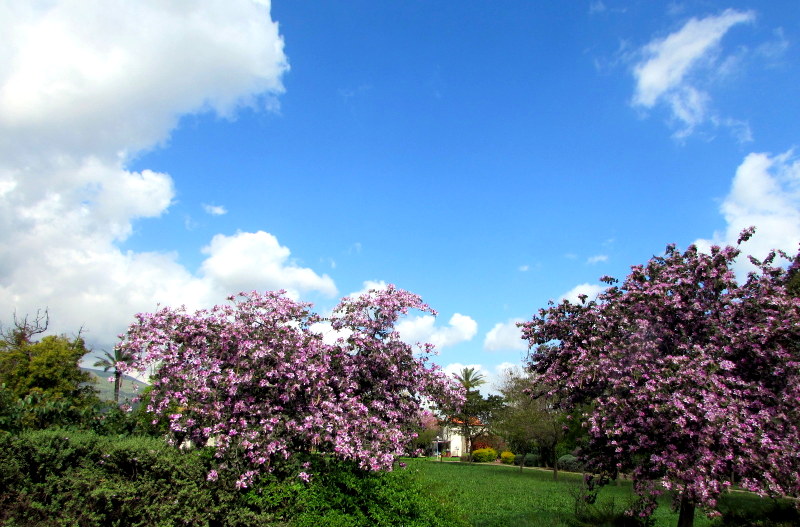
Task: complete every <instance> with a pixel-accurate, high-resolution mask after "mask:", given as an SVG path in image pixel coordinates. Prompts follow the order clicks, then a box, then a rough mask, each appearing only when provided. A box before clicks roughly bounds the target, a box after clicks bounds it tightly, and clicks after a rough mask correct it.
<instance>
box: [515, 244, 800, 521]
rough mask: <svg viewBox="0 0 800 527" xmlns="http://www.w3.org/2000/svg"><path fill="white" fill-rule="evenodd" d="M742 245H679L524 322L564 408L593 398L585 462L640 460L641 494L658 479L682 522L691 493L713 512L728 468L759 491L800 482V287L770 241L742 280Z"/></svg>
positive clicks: (604, 470) (611, 464)
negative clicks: (589, 294) (737, 267)
mask: <svg viewBox="0 0 800 527" xmlns="http://www.w3.org/2000/svg"><path fill="white" fill-rule="evenodd" d="M752 232H753V230H752V229H751V230H748V231H745V232H743V233H742V236H741V237H740V240H739V245H741V243H742V242H743V241H745V240H746V239H747V238H749V236H750V235H751V234H752ZM739 252H740V251H739V248H738V246H737V247H731V246H728V247H724V248H720V247H712V248H711V254H703V253H701V252H699V251H698V249H697V248H696V247H695V246H690V247H689V248H688V249H687V250H686V251H685V252H680V251H678V250H677V249H676V248H675V246H674V245H670V246H668V247H667V250H666V254H665V255H664V256H660V257H654V258H652V259H651V260H650V261H649V262H648V263H647V264H646V265H639V266H635V267H633V268H632V271H631V273H630V275H628V277H627V278H626V280H625V281H624V282H623V283H622V284H621V285H614V284H616V283H617V282H616V281H615V280H614V279H612V278H610V277H604V278H603V280H604V281H605V282H606V283H608V284H609V285H610V286H611V287H609V288H608V289H607V290H606V291H605V292H604V293H602V294H601V295H599V297H598V299H597V301H589V302H586V298H585V297H584V298H583V299H582V302H581V303H580V304H572V303H569V302H566V301H565V302H562V303H561V304H558V305H553V304H552V303H551V305H550V306H549V307H548V308H546V309H541V310H540V311H539V314H538V315H537V316H535V317H534V318H533V320H531V321H530V322H527V323H525V324H523V325H522V326H523V335H524V337H525V338H527V339H528V340H529V342H530V344H531V346H532V347H533V351H532V353H531V355H530V366H531V367H532V368H533V369H534V370H535V371H536V372H537V373H539V374H541V375H542V380H543V381H544V382H546V383H547V384H549V385H551V386H553V390H552V393H554V394H557V395H558V396H559V397H561V398H562V401H563V405H564V406H565V407H566V408H567V409H568V410H569V409H575V408H579V407H580V406H581V405H586V404H591V406H590V407H589V409H588V410H587V411H586V414H585V415H584V420H585V424H586V426H587V427H588V443H587V446H586V448H585V450H584V452H583V457H584V460H585V462H586V463H587V464H588V466H589V467H590V468H591V469H593V470H594V471H595V472H597V473H600V474H603V475H605V476H611V477H613V476H614V475H615V474H617V473H618V472H630V473H631V474H632V477H633V478H634V481H635V488H636V489H637V492H639V493H640V495H641V496H643V497H644V499H647V496H651V497H652V495H653V494H654V493H655V492H656V487H655V485H654V484H651V482H654V481H660V483H661V484H662V485H663V486H664V487H665V488H667V489H671V490H673V491H674V492H675V499H676V503H675V504H676V507H678V508H679V510H680V515H679V521H678V524H679V526H681V527H684V526H691V525H692V522H693V518H694V509H695V506H702V507H705V508H707V509H709V510H710V512H711V513H714V507H715V505H716V498H717V497H718V495H719V494H720V493H721V492H722V491H723V490H725V489H726V488H728V487H730V486H731V484H732V477H731V475H734V476H736V477H737V478H739V479H740V480H741V485H742V486H743V487H744V488H746V489H748V490H752V491H755V492H759V493H761V494H767V495H771V496H775V495H782V494H787V495H794V496H796V495H798V492H799V491H800V476H798V474H800V457H799V456H798V454H797V445H798V444H800V427H798V423H800V420H799V419H798V418H799V417H800V405H798V401H800V353H798V348H797V342H798V337H800V335H799V334H798V333H800V300H798V299H797V298H795V297H793V296H791V295H790V294H788V292H787V281H788V279H789V276H790V273H789V272H787V271H786V270H785V269H783V268H781V267H779V266H777V265H776V264H775V263H774V260H775V258H776V256H777V255H776V254H775V253H774V252H773V253H771V254H770V255H769V256H768V257H767V258H766V259H765V260H764V261H763V262H759V261H757V260H754V259H753V260H752V261H753V263H754V264H756V266H757V267H758V272H753V273H750V274H749V275H748V277H747V280H746V282H745V283H743V284H742V285H739V284H737V282H736V279H735V276H734V273H733V270H732V264H733V261H734V259H735V258H736V257H737V256H738V255H739ZM778 254H780V255H781V256H784V257H785V256H786V255H785V254H783V253H778ZM798 262H800V254H798V256H797V257H795V258H794V263H793V264H792V268H796V266H797V265H798ZM542 344H549V346H542ZM536 346H538V347H536ZM652 506H654V501H650V505H649V506H648V508H647V509H645V512H648V511H650V510H652V508H651V507H652Z"/></svg>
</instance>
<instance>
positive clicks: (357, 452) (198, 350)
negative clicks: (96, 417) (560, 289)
mask: <svg viewBox="0 0 800 527" xmlns="http://www.w3.org/2000/svg"><path fill="white" fill-rule="evenodd" d="M229 300H230V301H231V302H232V304H231V305H226V306H216V307H214V308H213V309H211V310H202V311H197V312H196V313H194V314H189V313H187V312H186V311H185V310H184V309H183V308H181V309H177V310H176V309H170V308H164V309H161V310H160V311H158V312H156V313H151V314H140V315H138V316H137V321H136V322H135V323H134V324H132V325H131V327H130V328H129V330H128V332H127V335H126V336H125V338H124V339H123V341H122V342H121V343H120V344H119V345H118V347H119V349H120V351H121V352H124V353H127V354H130V356H131V357H132V359H131V361H130V362H129V363H128V364H124V365H123V367H122V368H123V371H124V370H125V369H127V368H132V369H137V370H144V369H145V368H146V367H148V366H149V365H153V364H158V365H160V366H159V369H158V372H157V374H156V375H155V376H154V378H153V379H152V389H151V391H150V393H149V396H150V403H149V404H148V408H147V410H149V411H152V412H154V413H155V414H157V415H163V416H166V417H168V419H169V422H170V428H171V429H172V430H173V431H174V432H177V433H181V434H186V436H187V437H188V438H190V439H191V440H192V441H194V442H195V443H196V444H205V443H206V442H207V440H208V439H209V438H212V437H213V438H214V439H215V442H216V447H215V448H216V451H217V455H218V456H219V457H220V458H222V462H223V464H224V465H225V466H227V467H228V468H229V469H231V470H234V471H238V472H239V474H240V478H239V485H240V486H246V485H249V484H250V483H251V482H252V480H253V478H254V477H255V476H256V475H257V474H258V473H259V472H262V471H267V470H272V468H273V467H274V466H275V465H276V464H279V463H281V462H282V460H284V459H286V458H289V457H291V456H292V455H293V454H296V453H303V452H305V453H313V452H323V453H327V454H331V455H333V456H335V457H337V458H339V459H343V460H352V461H355V462H356V463H357V464H358V465H359V466H360V467H361V468H363V469H369V470H380V469H389V468H391V467H392V464H393V462H394V460H395V458H396V457H397V456H399V455H402V454H403V452H404V451H405V449H406V447H407V443H408V442H409V441H410V440H411V439H412V438H413V435H414V433H413V427H414V425H415V424H416V423H415V419H414V416H416V415H417V414H418V412H419V410H420V409H421V407H422V404H423V402H426V401H433V402H439V403H442V404H444V401H445V400H451V399H459V398H461V397H463V395H462V394H461V391H460V390H459V389H458V386H457V385H456V384H455V383H454V382H451V380H450V379H448V378H447V376H446V375H445V374H444V373H443V372H441V371H440V370H439V369H438V368H437V367H436V366H433V365H429V364H428V363H427V360H428V352H430V351H431V349H432V346H431V345H425V346H423V350H422V354H420V355H416V354H415V353H413V349H412V348H411V346H409V345H408V344H406V343H404V342H403V341H402V340H400V336H399V334H398V333H397V331H395V329H394V328H395V323H396V322H397V320H398V318H399V317H400V316H401V315H404V314H406V313H407V312H408V311H409V310H410V309H418V310H423V311H429V312H432V310H431V309H430V308H429V307H428V306H427V305H425V304H423V303H422V301H421V299H420V298H419V297H418V296H416V295H413V294H411V293H408V292H406V291H402V290H399V289H396V288H394V287H393V286H390V287H388V288H386V289H383V290H373V291H370V292H369V293H366V294H364V295H361V296H358V297H354V298H345V299H343V300H342V302H341V303H340V304H339V305H338V306H337V307H336V308H335V309H334V311H333V315H332V317H331V318H330V319H329V320H328V322H329V323H330V325H331V327H332V328H333V330H335V331H338V332H339V335H341V336H340V337H339V338H338V340H337V341H336V342H335V343H334V344H328V343H326V342H325V341H324V340H323V338H322V335H321V334H320V333H317V332H316V331H314V330H312V325H314V324H317V323H320V322H323V320H322V319H321V318H320V317H319V316H317V315H315V314H313V313H312V312H311V311H310V307H311V305H310V304H305V303H299V302H295V301H293V300H290V299H288V298H286V297H284V296H282V292H267V293H264V294H260V293H257V292H253V293H247V294H244V293H242V294H240V295H239V297H238V298H234V297H230V298H229ZM298 476H299V477H301V478H304V479H307V478H309V477H310V475H309V474H308V472H307V471H301V472H300V473H299V474H298ZM209 477H210V478H211V479H214V478H215V477H216V473H215V472H212V473H210V474H209Z"/></svg>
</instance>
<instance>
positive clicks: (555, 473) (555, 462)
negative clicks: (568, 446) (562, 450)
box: [553, 447, 558, 481]
mask: <svg viewBox="0 0 800 527" xmlns="http://www.w3.org/2000/svg"><path fill="white" fill-rule="evenodd" d="M553 481H558V457H557V455H556V449H555V447H553Z"/></svg>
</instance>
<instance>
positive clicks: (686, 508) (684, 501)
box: [678, 496, 694, 527]
mask: <svg viewBox="0 0 800 527" xmlns="http://www.w3.org/2000/svg"><path fill="white" fill-rule="evenodd" d="M693 525H694V503H692V502H690V501H689V499H688V498H687V497H686V496H682V497H681V509H680V515H679V516H678V527H692V526H693Z"/></svg>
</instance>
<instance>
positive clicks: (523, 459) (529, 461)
mask: <svg viewBox="0 0 800 527" xmlns="http://www.w3.org/2000/svg"><path fill="white" fill-rule="evenodd" d="M540 461H541V458H540V457H539V454H525V456H523V455H522V454H517V455H515V456H514V464H515V465H519V464H520V463H524V464H523V465H522V466H524V467H537V466H539V462H540Z"/></svg>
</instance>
